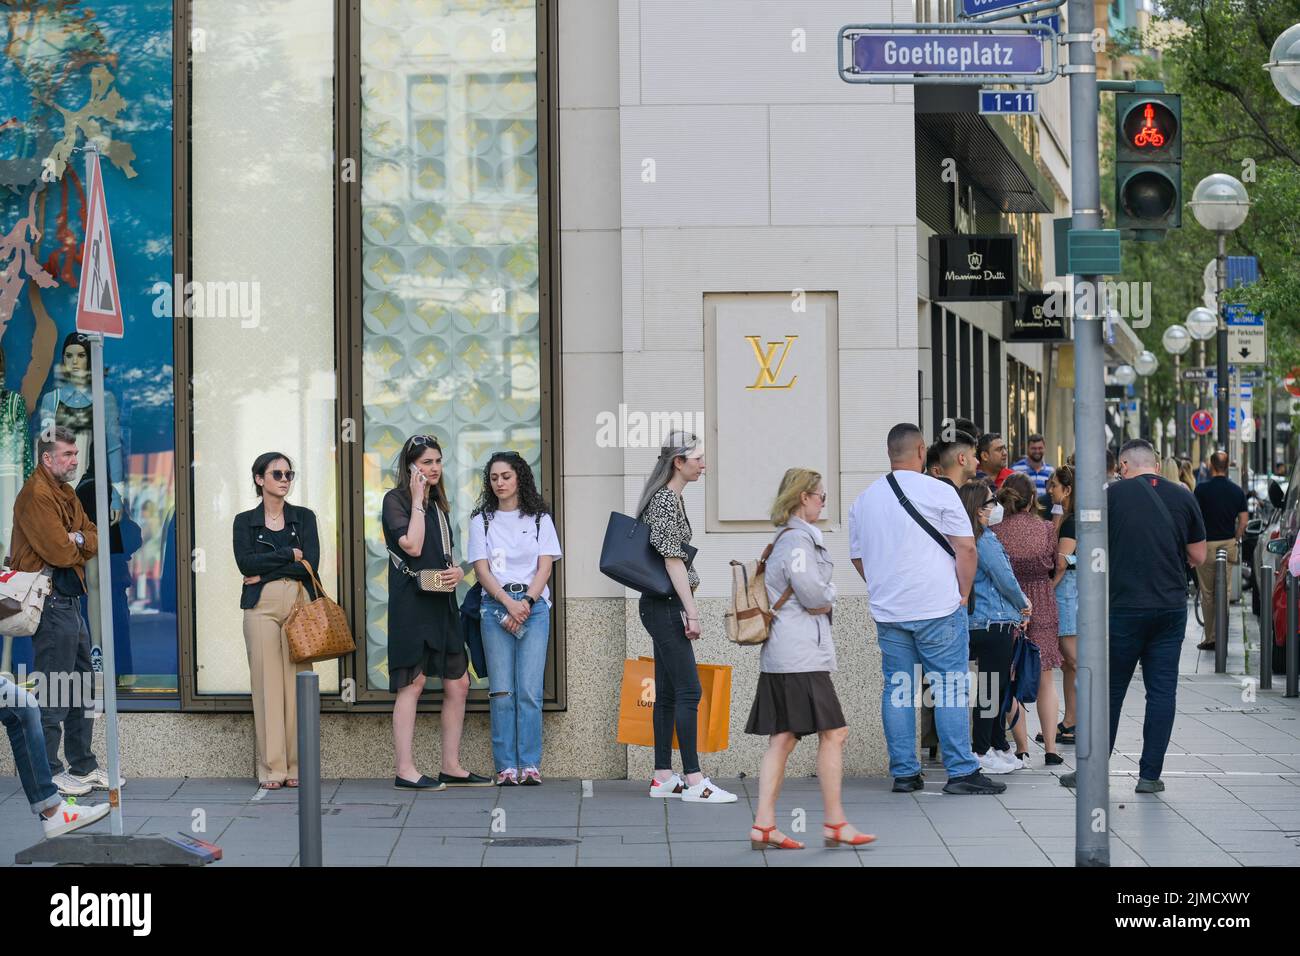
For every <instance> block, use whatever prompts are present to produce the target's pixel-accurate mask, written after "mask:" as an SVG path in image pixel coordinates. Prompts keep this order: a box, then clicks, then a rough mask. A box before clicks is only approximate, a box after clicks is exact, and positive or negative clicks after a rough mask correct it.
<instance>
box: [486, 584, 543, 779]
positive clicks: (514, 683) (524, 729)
mask: <svg viewBox="0 0 1300 956" xmlns="http://www.w3.org/2000/svg"><path fill="white" fill-rule="evenodd" d="M498 613H503V608H502V607H501V604H500V603H499V602H497V601H496V600H495V599H493V598H490V597H488V596H487V595H486V594H484V595H483V609H482V616H481V618H480V627H481V628H482V634H483V652H484V654H485V655H486V656H487V668H488V690H489V694H490V696H489V698H488V704H489V708H490V712H491V716H492V762H493V763H495V764H496V771H497V773H500V772H501V771H502V770H510V769H512V768H514V769H518V770H522V769H524V768H525V767H539V768H540V767H541V763H542V693H543V688H544V684H545V678H546V646H547V644H548V643H549V642H550V637H551V608H550V605H549V604H547V603H546V602H545V601H538V602H537V604H536V605H534V607H533V613H532V615H531V616H530V617H529V618H528V622H527V623H526V624H525V625H524V635H523V637H515V635H513V634H511V633H510V632H509V631H507V630H506V629H505V628H504V627H502V626H501V622H500V621H498V620H497V614H498Z"/></svg>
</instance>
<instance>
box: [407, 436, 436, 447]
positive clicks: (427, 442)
mask: <svg viewBox="0 0 1300 956" xmlns="http://www.w3.org/2000/svg"><path fill="white" fill-rule="evenodd" d="M420 446H425V447H430V446H433V447H437V446H438V439H436V438H434V437H433V436H432V435H412V436H411V447H412V448H418V447H420Z"/></svg>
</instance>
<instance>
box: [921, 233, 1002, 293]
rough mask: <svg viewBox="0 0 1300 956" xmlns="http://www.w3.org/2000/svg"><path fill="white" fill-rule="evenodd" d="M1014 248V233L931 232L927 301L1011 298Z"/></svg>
mask: <svg viewBox="0 0 1300 956" xmlns="http://www.w3.org/2000/svg"><path fill="white" fill-rule="evenodd" d="M1016 252H1017V248H1016V237H1015V236H1001V235H998V236H931V237H930V301H932V302H1010V301H1012V300H1014V299H1015V298H1016V296H1017V289H1016Z"/></svg>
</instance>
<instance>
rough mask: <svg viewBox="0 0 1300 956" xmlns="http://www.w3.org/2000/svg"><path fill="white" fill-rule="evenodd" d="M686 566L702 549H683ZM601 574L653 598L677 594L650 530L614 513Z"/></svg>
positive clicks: (601, 563) (610, 519)
mask: <svg viewBox="0 0 1300 956" xmlns="http://www.w3.org/2000/svg"><path fill="white" fill-rule="evenodd" d="M682 547H683V549H684V550H685V551H686V566H687V567H690V565H691V563H692V562H693V561H694V560H695V555H696V554H697V553H698V549H696V548H692V547H691V546H690V545H689V544H687V545H683V546H682ZM600 573H601V574H603V575H605V577H607V578H612V579H613V580H615V581H617V582H618V583H619V584H621V585H623V586H624V587H628V588H631V589H632V590H634V591H640V592H641V593H642V594H645V595H648V596H651V597H668V596H669V595H670V594H675V593H676V589H675V588H673V582H672V580H671V579H670V578H669V577H668V568H667V567H666V566H665V565H664V558H663V555H661V554H660V553H659V552H658V551H656V550H655V549H654V548H653V547H652V546H651V544H650V526H649V525H647V524H643V523H642V522H640V521H637V520H636V519H635V518H629V517H628V516H627V515H625V514H619V513H618V512H617V511H612V512H610V515H609V525H608V526H607V527H606V528H605V543H604V545H602V546H601V549H600Z"/></svg>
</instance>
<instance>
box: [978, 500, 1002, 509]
mask: <svg viewBox="0 0 1300 956" xmlns="http://www.w3.org/2000/svg"><path fill="white" fill-rule="evenodd" d="M997 503H998V499H996V498H990V499H989V500H988V501H986V502H984V504H982V505H980V511H984V510H985V509H988V508H992V507H993V506H994V505H996V504H997Z"/></svg>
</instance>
